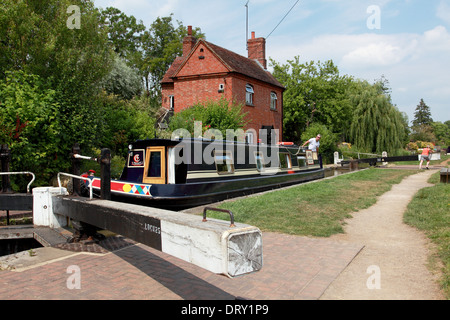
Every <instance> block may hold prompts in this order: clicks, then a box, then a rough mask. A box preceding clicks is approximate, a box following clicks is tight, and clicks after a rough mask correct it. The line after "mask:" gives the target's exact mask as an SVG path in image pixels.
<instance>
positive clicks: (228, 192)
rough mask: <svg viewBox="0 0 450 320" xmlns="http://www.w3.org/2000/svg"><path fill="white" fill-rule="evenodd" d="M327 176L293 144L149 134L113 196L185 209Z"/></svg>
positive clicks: (137, 145)
mask: <svg viewBox="0 0 450 320" xmlns="http://www.w3.org/2000/svg"><path fill="white" fill-rule="evenodd" d="M323 177H324V170H323V166H322V161H321V158H320V156H319V155H318V154H317V153H316V152H313V151H311V150H306V149H304V148H302V147H299V146H296V145H293V144H292V143H278V144H276V145H270V144H261V143H258V144H248V143H244V142H236V141H222V140H219V141H218V140H205V139H202V138H200V139H194V138H192V139H179V140H170V139H147V140H138V141H136V142H134V143H133V144H132V145H130V146H129V152H128V159H127V162H126V165H125V166H124V169H123V172H122V174H121V176H120V178H119V179H118V180H111V199H112V200H114V201H121V202H130V203H137V204H143V205H148V206H153V207H157V208H165V209H170V210H182V209H186V208H190V207H195V206H201V205H206V204H209V203H213V202H217V201H221V200H225V199H228V198H233V197H237V196H242V195H248V194H252V193H255V192H260V191H265V190H270V189H275V188H280V187H283V186H288V185H292V184H297V183H302V182H305V181H309V180H314V179H320V178H323ZM92 185H93V190H94V193H99V191H100V178H98V177H94V178H93V182H92Z"/></svg>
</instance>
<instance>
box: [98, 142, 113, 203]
mask: <svg viewBox="0 0 450 320" xmlns="http://www.w3.org/2000/svg"><path fill="white" fill-rule="evenodd" d="M100 179H101V186H100V198H101V199H104V200H111V151H110V150H109V149H107V148H104V149H102V153H101V155H100Z"/></svg>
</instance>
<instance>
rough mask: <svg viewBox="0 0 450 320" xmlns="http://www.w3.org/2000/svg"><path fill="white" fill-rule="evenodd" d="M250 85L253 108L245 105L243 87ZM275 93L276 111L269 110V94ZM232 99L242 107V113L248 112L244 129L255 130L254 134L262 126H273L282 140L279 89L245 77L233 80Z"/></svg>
mask: <svg viewBox="0 0 450 320" xmlns="http://www.w3.org/2000/svg"><path fill="white" fill-rule="evenodd" d="M247 84H250V85H252V86H253V90H254V92H255V93H254V95H253V106H250V105H247V104H246V103H245V92H246V90H245V86H246V85H247ZM272 91H273V92H275V93H276V94H277V97H278V100H277V109H276V110H271V109H270V93H271V92H272ZM233 97H234V99H235V100H236V101H237V102H240V103H242V104H243V105H244V108H243V111H244V112H248V115H247V121H248V123H247V126H246V128H245V129H249V128H251V129H255V130H256V132H258V131H259V129H261V128H262V126H272V125H273V126H274V128H275V129H278V130H279V134H280V137H279V138H280V139H282V130H283V108H282V106H283V93H282V90H281V89H280V88H277V87H274V86H271V85H268V84H266V83H262V82H260V81H257V80H253V79H251V78H245V77H234V78H233Z"/></svg>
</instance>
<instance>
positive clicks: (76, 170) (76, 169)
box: [70, 143, 81, 196]
mask: <svg viewBox="0 0 450 320" xmlns="http://www.w3.org/2000/svg"><path fill="white" fill-rule="evenodd" d="M75 154H80V145H79V144H78V143H75V144H74V145H73V147H72V152H71V154H70V155H71V158H72V174H73V175H76V176H79V175H80V166H81V160H80V159H77V158H75V157H74V155H75ZM72 185H73V194H74V195H76V196H79V195H81V185H80V181H79V180H78V179H74V178H72Z"/></svg>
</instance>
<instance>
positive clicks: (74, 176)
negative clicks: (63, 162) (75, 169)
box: [58, 172, 94, 199]
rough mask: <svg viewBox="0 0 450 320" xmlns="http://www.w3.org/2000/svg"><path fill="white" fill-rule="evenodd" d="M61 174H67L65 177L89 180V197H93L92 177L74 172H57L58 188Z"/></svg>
mask: <svg viewBox="0 0 450 320" xmlns="http://www.w3.org/2000/svg"><path fill="white" fill-rule="evenodd" d="M61 176H67V177H70V178H74V179H79V180H89V199H92V198H93V192H92V183H93V181H94V179H89V178H88V177H83V176H76V175H74V174H70V173H65V172H58V186H59V187H60V188H61Z"/></svg>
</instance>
